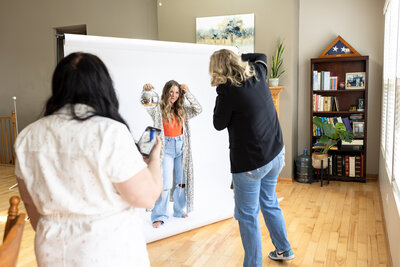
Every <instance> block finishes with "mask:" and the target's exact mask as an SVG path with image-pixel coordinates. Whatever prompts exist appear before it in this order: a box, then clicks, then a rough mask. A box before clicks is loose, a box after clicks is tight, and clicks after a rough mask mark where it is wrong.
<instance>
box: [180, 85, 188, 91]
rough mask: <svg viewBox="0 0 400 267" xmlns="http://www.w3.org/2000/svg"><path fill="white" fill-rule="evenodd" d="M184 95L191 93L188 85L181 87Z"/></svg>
mask: <svg viewBox="0 0 400 267" xmlns="http://www.w3.org/2000/svg"><path fill="white" fill-rule="evenodd" d="M179 88H180V89H181V90H182V91H183V92H184V93H186V92H188V91H189V86H187V85H186V84H181V85H180V87H179Z"/></svg>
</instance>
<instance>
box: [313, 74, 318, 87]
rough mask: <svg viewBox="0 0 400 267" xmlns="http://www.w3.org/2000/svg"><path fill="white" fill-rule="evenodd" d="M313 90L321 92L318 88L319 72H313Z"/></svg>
mask: <svg viewBox="0 0 400 267" xmlns="http://www.w3.org/2000/svg"><path fill="white" fill-rule="evenodd" d="M313 90H314V91H317V90H319V88H318V71H316V70H314V71H313Z"/></svg>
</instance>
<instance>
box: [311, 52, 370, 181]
mask: <svg viewBox="0 0 400 267" xmlns="http://www.w3.org/2000/svg"><path fill="white" fill-rule="evenodd" d="M368 60H369V57H368V56H357V57H338V58H313V59H311V72H310V151H313V149H312V147H313V144H314V143H316V142H317V140H318V139H319V136H314V133H313V122H312V121H313V118H314V117H316V116H318V117H323V118H328V119H329V118H335V120H336V119H337V118H339V117H340V118H350V115H352V114H357V115H361V116H362V121H363V122H364V136H362V137H356V138H355V140H360V139H361V140H363V146H362V149H354V150H352V149H348V148H347V149H342V148H341V145H340V144H339V146H338V149H337V150H330V151H329V152H328V154H329V155H330V156H332V158H335V160H337V158H338V156H340V157H342V158H343V157H344V158H346V156H348V158H350V157H354V158H355V157H360V158H361V154H362V160H361V162H360V165H361V166H360V167H361V168H362V170H361V173H362V175H360V177H350V175H345V174H346V173H345V171H343V172H342V175H338V170H337V169H336V171H333V169H334V168H337V164H338V162H336V163H335V164H336V166H335V164H333V166H332V172H331V174H330V175H329V179H330V180H339V181H357V182H365V181H366V178H365V176H366V158H367V135H368V131H367V129H368V128H367V125H368V124H367V123H368V112H367V111H368ZM314 71H317V72H322V71H329V72H330V76H337V90H320V88H318V87H317V90H313V89H315V88H314V87H313V86H314V83H315V79H314V78H313V75H314ZM354 72H365V82H364V87H365V88H363V89H344V90H343V89H341V88H339V83H340V82H345V81H346V73H354ZM314 95H318V98H320V97H325V99H326V97H332V98H334V99H335V101H337V102H338V106H339V110H326V109H324V110H323V111H316V110H315V102H314V100H315V99H314V98H315V97H314ZM359 98H363V99H364V110H363V111H358V110H350V108H351V106H357V105H358V99H359ZM349 121H350V124H351V127H352V128H353V122H352V121H351V120H349ZM353 148H354V147H353ZM340 157H339V158H340ZM342 163H343V162H342ZM330 164H332V163H330ZM342 167H343V168H345V166H342Z"/></svg>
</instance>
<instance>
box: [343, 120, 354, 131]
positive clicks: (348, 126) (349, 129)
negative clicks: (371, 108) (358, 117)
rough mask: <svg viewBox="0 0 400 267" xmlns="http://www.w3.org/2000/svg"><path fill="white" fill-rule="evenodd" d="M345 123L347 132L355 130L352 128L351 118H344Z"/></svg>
mask: <svg viewBox="0 0 400 267" xmlns="http://www.w3.org/2000/svg"><path fill="white" fill-rule="evenodd" d="M343 123H344V125H345V126H346V129H347V131H350V132H353V128H351V124H350V120H349V118H347V117H346V118H343Z"/></svg>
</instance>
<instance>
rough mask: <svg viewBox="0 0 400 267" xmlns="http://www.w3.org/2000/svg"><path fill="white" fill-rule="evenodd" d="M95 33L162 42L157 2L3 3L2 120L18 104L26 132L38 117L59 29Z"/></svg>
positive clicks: (0, 26) (0, 14)
mask: <svg viewBox="0 0 400 267" xmlns="http://www.w3.org/2000/svg"><path fill="white" fill-rule="evenodd" d="M77 24H86V25H87V33H88V34H90V35H101V36H117V37H130V38H141V39H157V34H158V33H157V8H156V0H118V1H117V4H116V2H114V1H108V0H87V1H78V0H71V1H54V0H41V1H12V0H1V1H0V116H2V115H7V114H10V112H11V110H12V100H11V98H12V96H17V100H18V120H19V126H20V129H22V128H23V127H25V126H26V125H27V124H29V123H31V122H32V121H34V120H35V119H37V118H38V116H39V114H40V112H41V111H42V108H43V105H44V103H45V101H46V99H47V98H48V97H49V95H50V91H51V89H50V87H51V84H50V82H51V74H52V72H53V69H54V67H55V62H56V58H55V55H56V53H55V49H56V47H55V37H54V30H53V28H54V27H62V26H69V25H77Z"/></svg>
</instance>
